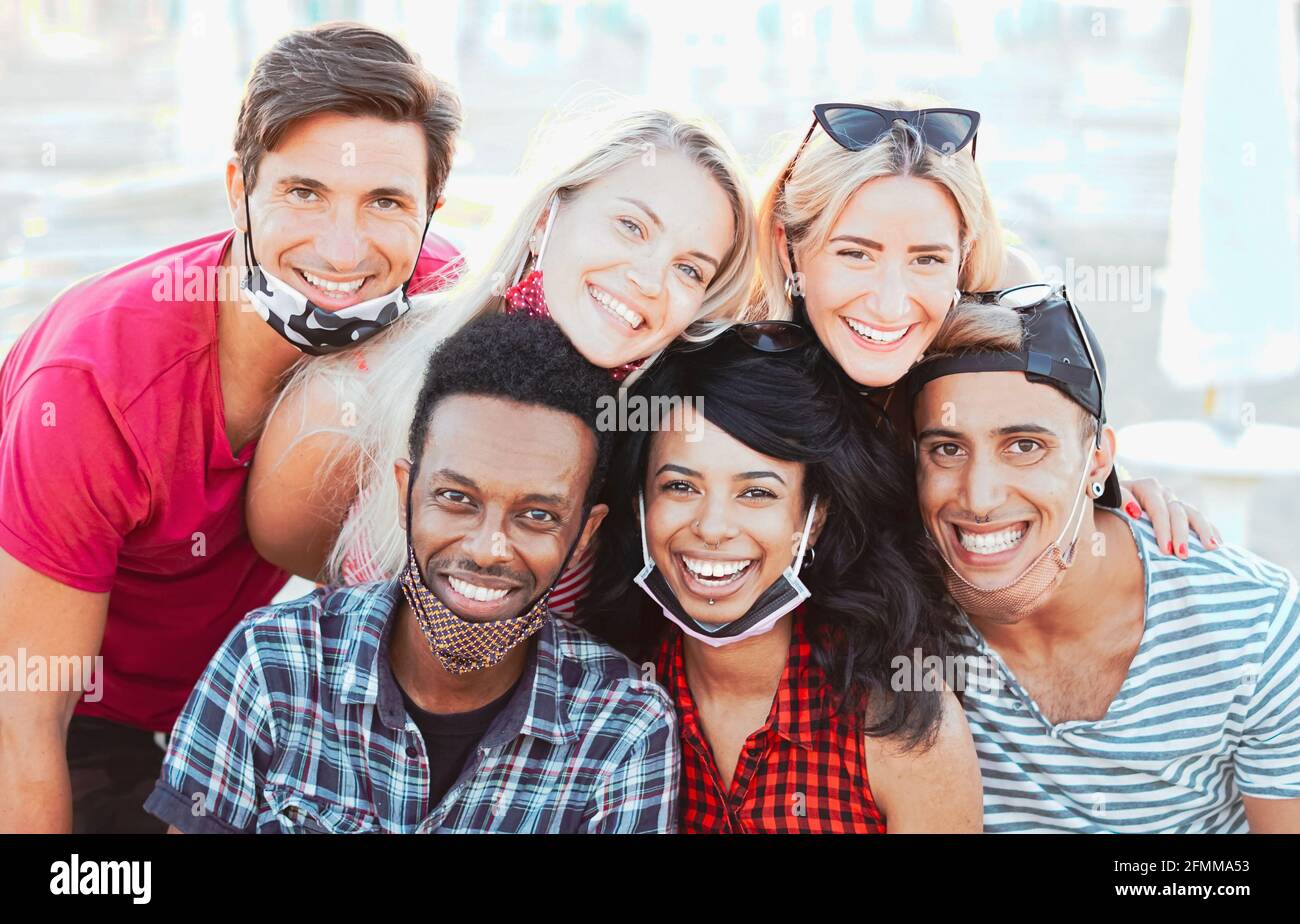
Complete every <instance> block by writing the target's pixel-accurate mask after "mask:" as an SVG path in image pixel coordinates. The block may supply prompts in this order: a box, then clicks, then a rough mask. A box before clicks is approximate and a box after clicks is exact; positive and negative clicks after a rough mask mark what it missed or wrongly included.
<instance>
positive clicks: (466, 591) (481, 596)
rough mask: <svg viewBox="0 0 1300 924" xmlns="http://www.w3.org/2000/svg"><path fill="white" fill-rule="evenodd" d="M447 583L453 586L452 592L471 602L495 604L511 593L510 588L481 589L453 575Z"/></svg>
mask: <svg viewBox="0 0 1300 924" xmlns="http://www.w3.org/2000/svg"><path fill="white" fill-rule="evenodd" d="M447 583H448V584H450V585H451V589H452V590H454V591H456V593H458V594H460V595H461V596H462V597H468V598H469V599H470V600H476V601H478V602H479V603H495V602H496V601H498V600H501V599H503V598H504V597H505V596H506V594H508V593H510V588H508V587H480V586H479V585H478V584H471V583H470V582H469V581H463V580H461V579H460V578H456V577H452V576H451V575H447Z"/></svg>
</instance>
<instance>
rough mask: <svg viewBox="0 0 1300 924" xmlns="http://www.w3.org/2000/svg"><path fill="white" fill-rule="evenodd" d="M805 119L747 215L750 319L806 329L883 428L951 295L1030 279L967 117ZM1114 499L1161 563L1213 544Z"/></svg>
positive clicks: (976, 120) (1033, 277)
mask: <svg viewBox="0 0 1300 924" xmlns="http://www.w3.org/2000/svg"><path fill="white" fill-rule="evenodd" d="M813 119H814V120H813V123H812V125H811V126H810V127H809V129H808V131H807V133H806V134H805V135H804V136H803V140H802V141H801V142H800V143H799V144H798V145H797V146H796V147H795V148H793V149H792V150H791V152H790V153H789V154H788V155H787V156H785V157H783V158H782V159H781V160H780V162H779V163H778V169H777V170H776V176H775V178H774V180H773V182H772V183H771V185H770V186H769V188H768V190H767V192H766V194H765V195H764V196H763V200H762V202H761V204H760V206H759V209H758V226H759V257H758V259H759V278H758V281H757V284H756V285H755V289H754V293H753V306H754V314H755V315H757V316H766V317H769V318H773V319H790V318H793V319H795V320H799V321H801V322H803V323H805V324H807V325H808V326H810V327H811V328H812V330H813V331H814V332H815V333H816V335H817V338H818V339H819V340H820V341H821V343H822V346H823V347H825V349H826V351H827V352H828V353H829V354H830V355H831V356H832V357H834V359H835V361H836V362H837V363H838V364H839V366H840V368H842V369H843V370H844V372H845V373H846V374H848V376H849V377H850V378H851V379H853V381H855V382H857V383H858V384H859V385H860V386H863V388H864V389H865V392H864V393H865V394H867V395H868V397H869V400H872V401H874V402H876V403H877V404H878V406H880V407H881V408H882V409H883V410H884V411H885V412H886V413H888V414H890V415H891V416H892V415H896V414H898V413H899V412H900V411H901V408H900V407H898V406H897V405H900V404H901V403H902V402H901V401H893V400H891V398H892V397H893V395H892V392H893V386H894V385H895V383H897V382H898V381H899V380H900V379H901V378H902V377H903V376H904V375H905V374H906V373H907V371H908V369H910V368H911V367H912V366H913V365H914V364H915V363H916V362H918V361H919V360H920V359H921V357H922V356H923V355H924V354H925V352H926V350H927V349H929V347H930V344H931V343H933V342H934V339H935V337H936V335H937V334H938V333H939V330H940V328H941V327H942V326H943V323H944V321H945V319H946V318H947V317H948V314H949V312H950V311H951V309H952V307H953V306H954V305H956V304H957V302H958V300H959V299H960V298H961V295H962V293H964V292H990V291H1000V290H1007V289H1011V288H1014V287H1018V286H1021V285H1026V284H1031V283H1039V282H1042V281H1043V280H1042V278H1041V276H1042V274H1041V272H1040V271H1039V269H1038V268H1037V266H1036V265H1035V264H1034V262H1033V261H1032V259H1030V258H1029V257H1028V256H1027V255H1025V254H1023V253H1021V252H1019V251H1017V250H1014V249H1011V248H1008V247H1006V246H1004V243H1003V231H1002V226H1001V225H1000V224H999V222H998V218H997V213H996V211H995V209H994V207H993V200H992V198H991V196H990V195H989V191H988V187H987V185H986V184H985V182H984V177H983V175H982V174H981V173H980V169H979V166H978V165H977V164H976V161H975V150H976V147H977V142H978V134H979V125H980V115H979V113H978V112H975V111H973V110H969V109H959V108H955V107H950V106H946V105H944V104H942V103H940V102H931V103H929V104H928V105H927V106H923V107H920V108H908V104H907V103H905V102H902V101H890V102H886V103H882V104H880V105H868V104H862V103H822V104H819V105H817V106H815V107H814V109H813ZM900 432H907V430H906V428H903V429H902V430H901V431H900ZM1123 493H1124V496H1123V501H1124V509H1125V511H1126V512H1127V513H1128V514H1129V515H1130V516H1132V517H1134V518H1140V517H1141V516H1142V514H1143V511H1146V513H1147V514H1148V515H1149V516H1150V517H1151V520H1152V523H1153V525H1154V526H1155V530H1156V536H1157V539H1158V541H1159V542H1160V545H1161V548H1164V549H1166V550H1167V553H1168V554H1179V555H1180V557H1186V549H1187V537H1188V530H1189V527H1190V528H1194V529H1195V530H1196V532H1197V533H1198V534H1200V535H1201V536H1202V537H1203V538H1204V539H1206V540H1207V541H1209V540H1210V538H1211V537H1212V536H1214V535H1215V530H1214V528H1213V526H1212V525H1210V524H1209V522H1208V521H1206V520H1205V519H1204V517H1202V516H1201V514H1200V513H1199V512H1198V511H1197V510H1196V509H1195V508H1193V507H1191V506H1190V505H1185V504H1183V503H1182V502H1180V501H1177V500H1175V499H1174V498H1173V495H1172V493H1170V492H1169V491H1167V489H1165V488H1164V487H1163V486H1161V485H1160V483H1159V482H1157V481H1156V480H1155V479H1150V478H1146V479H1141V480H1139V481H1134V482H1128V483H1127V484H1126V486H1125V490H1124V492H1123Z"/></svg>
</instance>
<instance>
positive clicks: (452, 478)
mask: <svg viewBox="0 0 1300 924" xmlns="http://www.w3.org/2000/svg"><path fill="white" fill-rule="evenodd" d="M612 388H613V386H612V383H611V381H610V378H609V376H608V374H607V373H605V372H604V371H603V370H600V369H597V368H596V367H594V366H592V365H590V364H589V363H588V362H587V361H586V360H584V359H583V358H582V357H581V356H580V355H579V354H578V353H577V352H576V351H575V350H574V348H573V347H572V345H570V344H569V342H568V339H567V338H566V336H565V335H564V334H563V333H562V332H561V331H560V329H559V328H557V327H556V326H555V325H554V324H553V323H552V322H550V321H546V320H540V319H536V318H530V317H521V316H508V315H491V316H488V317H485V318H480V319H479V320H477V321H474V322H471V323H470V324H469V325H467V326H466V327H464V328H462V329H461V330H460V331H459V332H458V333H456V334H455V335H453V336H452V337H450V338H448V339H447V340H446V341H445V342H444V343H443V344H442V346H441V347H439V349H438V350H437V351H435V352H434V354H433V357H432V359H431V360H430V363H429V367H428V371H427V372H426V375H425V378H424V384H423V387H422V389H421V393H420V396H419V400H418V402H417V403H416V411H415V420H414V422H413V424H412V427H411V434H410V453H411V459H410V461H407V460H402V461H399V462H398V463H397V465H396V473H395V474H396V477H397V481H398V484H399V488H400V492H401V496H402V497H403V498H405V506H404V508H403V511H402V514H403V517H404V519H405V522H406V531H407V539H408V564H407V567H406V569H405V570H404V572H403V574H402V576H401V577H400V578H399V579H397V580H394V581H380V582H375V583H371V584H362V585H359V586H355V587H345V588H337V589H329V588H323V589H319V590H317V591H315V592H314V593H312V594H310V595H309V596H306V597H304V598H302V599H300V600H296V601H293V602H290V603H285V604H281V605H279V606H272V607H267V608H264V609H261V610H255V611H254V612H252V613H250V614H249V615H248V617H247V618H246V619H245V620H244V622H243V623H242V624H241V625H239V626H237V627H236V628H235V630H234V632H233V633H231V635H230V637H229V638H228V639H227V640H226V642H225V644H224V645H223V646H222V647H221V649H220V650H219V651H218V653H217V655H216V657H215V658H214V659H213V660H212V662H211V664H210V665H209V666H208V668H207V670H206V672H205V673H204V675H203V677H202V678H201V679H200V681H199V684H198V686H197V687H196V688H195V690H194V691H193V693H192V694H191V695H190V698H189V701H188V702H187V703H186V705H185V708H184V710H183V711H182V713H181V716H180V718H179V719H178V720H177V723H176V727H175V730H174V731H173V732H172V737H171V742H170V747H169V749H168V752H167V757H166V759H165V761H164V764H163V771H162V776H161V779H159V781H158V783H157V785H156V787H155V788H154V791H153V793H152V794H151V795H150V797H149V799H148V801H147V802H146V803H145V808H146V810H148V811H149V812H151V813H153V814H154V815H156V816H157V817H158V818H160V819H162V820H163V821H165V822H167V823H168V824H169V825H170V826H171V828H172V830H173V831H179V832H186V833H190V832H195V833H222V832H252V831H256V832H267V833H273V832H321V833H350V832H398V833H424V832H430V833H434V832H529V833H534V832H548V833H577V832H592V833H649V832H659V831H673V830H675V828H676V814H677V813H676V794H677V788H678V785H677V784H678V774H679V766H680V758H679V751H678V747H679V746H678V735H677V728H676V718H675V713H674V708H673V704H672V702H671V701H670V700H669V699H668V696H667V694H666V693H664V691H663V690H662V689H661V688H660V687H659V686H658V685H656V684H655V683H654V682H653V681H652V680H648V679H645V678H643V677H642V676H641V672H640V670H639V669H638V668H637V667H636V666H635V665H633V664H632V662H630V661H628V660H627V659H626V658H625V657H623V656H622V655H620V654H618V653H617V652H616V651H615V650H614V649H613V648H611V647H609V646H608V645H606V644H605V643H604V642H601V641H599V640H597V639H596V638H595V637H593V636H592V635H590V634H588V633H587V632H586V631H585V630H583V629H580V628H578V627H576V626H573V625H572V624H569V623H566V622H563V621H557V620H554V619H552V617H551V613H550V610H549V608H548V606H547V598H548V596H549V593H550V588H551V587H552V586H553V585H554V583H555V581H556V578H557V577H558V576H559V574H560V573H561V572H562V571H563V568H564V565H565V563H566V562H567V561H569V559H570V558H572V557H574V556H576V555H579V554H581V552H582V550H583V549H584V548H585V547H586V545H587V544H588V543H589V542H590V541H591V538H592V535H593V534H594V532H595V530H596V528H597V526H598V525H599V523H600V521H601V519H602V518H603V517H604V515H605V512H606V508H605V506H604V505H602V504H597V503H595V499H596V497H597V493H598V491H599V488H600V483H601V481H602V480H603V478H604V473H605V470H606V469H607V467H608V460H609V452H610V440H612V438H613V436H614V434H612V433H608V432H601V431H599V430H598V429H597V426H596V423H595V421H596V414H597V408H598V399H599V398H600V397H601V396H603V395H607V394H609V393H610V392H611V391H612ZM410 397H412V398H414V396H410ZM394 513H397V511H394Z"/></svg>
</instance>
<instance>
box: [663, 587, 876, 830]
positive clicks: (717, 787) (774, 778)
mask: <svg viewBox="0 0 1300 924" xmlns="http://www.w3.org/2000/svg"><path fill="white" fill-rule="evenodd" d="M657 671H658V676H659V680H660V682H661V683H662V684H663V685H664V687H665V688H666V689H667V690H668V695H669V696H670V697H672V699H673V701H674V702H675V703H676V705H677V714H678V716H679V717H680V723H679V724H680V727H681V735H682V790H681V797H680V799H679V800H678V808H679V811H680V818H679V828H678V830H679V831H681V832H682V833H686V834H712V833H745V834H787V833H803V834H884V833H885V819H884V817H883V816H882V815H881V814H880V810H879V809H878V808H876V800H875V799H874V798H873V797H872V795H871V784H870V781H869V780H868V778H867V760H866V755H865V753H864V752H863V737H862V732H861V730H860V723H859V722H858V721H857V720H855V719H849V720H846V719H844V718H842V717H840V716H837V715H836V714H835V712H834V710H833V709H832V708H831V687H830V684H829V683H828V682H827V680H826V676H825V674H824V673H823V672H822V670H821V669H820V668H819V667H818V666H817V665H816V664H815V663H814V662H813V647H812V644H811V642H810V641H809V640H808V637H807V635H806V633H805V632H804V625H803V619H802V611H799V612H797V613H796V614H795V619H794V626H793V632H792V634H791V638H790V657H789V660H788V661H787V662H786V666H785V671H784V673H782V675H781V682H780V683H779V684H778V685H777V688H776V696H775V697H774V698H773V700H772V710H771V712H770V713H769V714H768V717H767V721H766V722H764V723H763V725H762V727H761V728H759V729H757V730H756V731H754V732H753V733H752V734H751V735H750V736H749V738H747V739H746V741H745V744H744V746H743V747H742V748H741V750H740V759H739V760H738V761H737V763H736V770H735V773H734V774H733V775H732V778H731V789H730V791H727V790H726V789H724V787H723V785H722V776H721V774H720V773H719V772H718V769H717V764H716V763H715V762H714V759H713V752H712V751H711V750H710V748H709V743H708V740H707V739H706V738H705V737H704V731H703V729H702V728H701V726H700V721H699V713H698V711H697V709H696V706H695V700H694V699H693V698H692V697H691V691H690V688H689V687H688V686H687V683H686V670H685V664H684V662H683V660H682V633H681V632H680V631H674V632H673V633H672V635H671V636H670V637H669V638H668V639H667V640H666V641H665V642H664V644H663V646H662V648H661V649H660V652H659V657H658V661H657Z"/></svg>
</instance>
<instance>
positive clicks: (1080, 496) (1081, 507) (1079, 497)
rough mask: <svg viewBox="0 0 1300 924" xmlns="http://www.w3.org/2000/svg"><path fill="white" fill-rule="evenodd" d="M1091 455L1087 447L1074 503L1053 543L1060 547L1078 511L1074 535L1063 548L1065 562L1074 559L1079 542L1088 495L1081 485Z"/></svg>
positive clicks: (1088, 466) (1086, 473)
mask: <svg viewBox="0 0 1300 924" xmlns="http://www.w3.org/2000/svg"><path fill="white" fill-rule="evenodd" d="M1089 445H1091V441H1089ZM1091 456H1092V451H1091V449H1089V450H1088V451H1087V452H1086V453H1085V455H1084V463H1083V477H1082V478H1080V479H1079V484H1078V485H1077V486H1076V487H1075V490H1074V505H1073V506H1071V507H1070V516H1069V519H1067V520H1066V521H1065V528H1064V529H1062V530H1061V535H1059V536H1057V537H1056V542H1055V543H1053V545H1055V546H1056V547H1057V548H1060V547H1061V541H1062V540H1063V539H1064V538H1065V534H1066V533H1068V532H1069V531H1070V523H1071V522H1072V521H1073V520H1074V515H1075V514H1076V513H1078V515H1079V522H1078V523H1076V524H1075V526H1074V537H1073V538H1072V539H1070V548H1069V549H1068V550H1065V554H1066V556H1067V558H1066V563H1067V564H1068V563H1069V562H1072V561H1073V560H1074V547H1075V546H1076V545H1077V544H1078V542H1079V530H1081V529H1082V528H1083V515H1084V513H1085V512H1086V511H1087V509H1088V504H1087V501H1088V495H1087V494H1085V493H1084V490H1083V486H1084V485H1085V484H1086V483H1087V481H1088V469H1089V468H1091V466H1090V465H1089V462H1091ZM1080 501H1083V503H1080Z"/></svg>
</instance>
